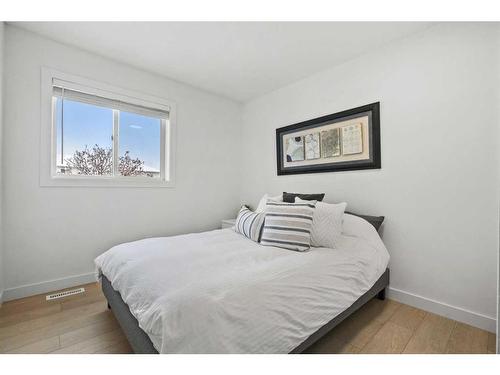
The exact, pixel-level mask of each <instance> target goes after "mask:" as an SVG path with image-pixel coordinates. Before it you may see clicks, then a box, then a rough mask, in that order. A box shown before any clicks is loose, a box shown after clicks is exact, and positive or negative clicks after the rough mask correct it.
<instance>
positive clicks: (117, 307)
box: [102, 268, 389, 354]
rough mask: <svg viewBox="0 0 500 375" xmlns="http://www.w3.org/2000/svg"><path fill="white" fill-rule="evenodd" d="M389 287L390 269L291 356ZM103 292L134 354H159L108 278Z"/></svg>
mask: <svg viewBox="0 0 500 375" xmlns="http://www.w3.org/2000/svg"><path fill="white" fill-rule="evenodd" d="M388 285H389V268H387V269H386V270H385V272H384V273H383V274H382V276H380V278H379V279H378V280H377V282H376V283H375V284H374V285H373V286H372V287H371V289H370V290H368V291H367V292H366V293H365V294H363V295H362V296H361V297H359V298H358V299H357V300H356V301H355V302H354V303H353V304H352V305H351V306H350V307H349V308H347V309H346V310H344V311H343V312H341V313H340V314H339V315H337V316H336V317H335V318H333V319H332V320H330V321H329V322H328V323H327V324H325V325H324V326H323V327H321V328H320V329H318V330H317V331H316V332H314V333H313V334H312V335H311V336H309V337H308V338H307V339H306V340H305V341H304V342H303V343H302V344H300V345H299V346H297V347H296V348H295V349H293V350H292V351H291V352H290V354H298V353H303V352H304V351H305V350H306V349H307V348H309V347H310V346H311V345H313V344H314V343H315V342H316V341H318V340H319V339H321V338H322V337H323V336H324V335H326V334H327V333H328V332H329V331H330V330H332V329H333V328H334V327H335V326H337V325H339V324H340V323H341V322H342V321H343V320H344V319H346V318H347V317H348V316H349V315H351V314H353V313H354V312H355V311H356V310H358V309H359V308H360V307H361V306H363V305H364V304H365V303H367V302H368V301H370V300H371V299H372V298H374V297H377V298H378V299H381V300H383V299H385V288H386V287H387V286H388ZM102 291H103V292H104V295H105V296H106V299H107V300H108V308H110V309H111V311H113V314H114V315H115V317H116V319H117V320H118V323H120V326H121V327H122V329H123V331H124V332H125V336H127V339H128V341H129V343H130V346H131V347H132V350H133V351H134V353H138V354H158V351H157V350H156V349H155V348H154V346H153V343H152V342H151V340H150V339H149V337H148V335H147V334H146V333H145V332H144V331H143V330H142V329H141V328H140V327H139V323H138V322H137V319H136V318H135V317H134V316H133V315H132V313H131V312H130V309H129V308H128V306H127V304H126V303H125V302H124V301H123V299H122V297H121V296H120V293H118V292H117V291H116V290H114V289H113V287H112V286H111V283H110V281H109V280H108V279H107V277H106V276H104V275H103V276H102Z"/></svg>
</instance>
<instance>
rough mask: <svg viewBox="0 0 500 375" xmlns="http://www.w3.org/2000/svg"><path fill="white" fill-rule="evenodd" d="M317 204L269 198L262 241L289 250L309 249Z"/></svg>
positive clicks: (265, 244)
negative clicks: (287, 201) (286, 201)
mask: <svg viewBox="0 0 500 375" xmlns="http://www.w3.org/2000/svg"><path fill="white" fill-rule="evenodd" d="M315 204H316V202H315V201H308V202H306V203H285V202H275V201H272V200H268V201H267V205H266V214H265V215H266V219H265V224H264V229H263V231H262V237H261V239H260V243H261V244H262V245H264V246H276V247H281V248H284V249H289V250H297V251H306V250H308V249H309V248H310V247H311V228H312V221H313V214H314V207H315Z"/></svg>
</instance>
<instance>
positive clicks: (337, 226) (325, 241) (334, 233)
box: [295, 198, 347, 249]
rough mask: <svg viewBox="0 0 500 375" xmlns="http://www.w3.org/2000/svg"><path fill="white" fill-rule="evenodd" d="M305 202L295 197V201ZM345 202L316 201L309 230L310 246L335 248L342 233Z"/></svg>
mask: <svg viewBox="0 0 500 375" xmlns="http://www.w3.org/2000/svg"><path fill="white" fill-rule="evenodd" d="M303 202H307V201H305V200H302V199H300V198H295V203H303ZM346 206H347V203H345V202H342V203H338V204H332V203H323V202H318V203H316V208H315V210H314V215H313V223H312V230H311V246H314V247H328V248H331V249H335V248H336V247H337V243H338V240H339V237H340V236H341V235H342V218H343V216H344V211H345V208H346Z"/></svg>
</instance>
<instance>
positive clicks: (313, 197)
mask: <svg viewBox="0 0 500 375" xmlns="http://www.w3.org/2000/svg"><path fill="white" fill-rule="evenodd" d="M324 197H325V193H321V194H300V193H286V192H283V202H288V203H294V202H295V198H300V199H302V200H305V201H318V202H321V201H322V200H323V198H324Z"/></svg>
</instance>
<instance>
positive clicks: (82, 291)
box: [45, 288, 85, 301]
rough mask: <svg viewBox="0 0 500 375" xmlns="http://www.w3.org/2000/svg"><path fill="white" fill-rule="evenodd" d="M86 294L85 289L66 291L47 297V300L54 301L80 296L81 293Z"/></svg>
mask: <svg viewBox="0 0 500 375" xmlns="http://www.w3.org/2000/svg"><path fill="white" fill-rule="evenodd" d="M84 292H85V288H78V289H73V290H66V291H65V292H60V293H54V294H49V295H47V296H45V300H46V301H51V300H53V299H58V298H64V297H67V296H72V295H73V294H80V293H84Z"/></svg>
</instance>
